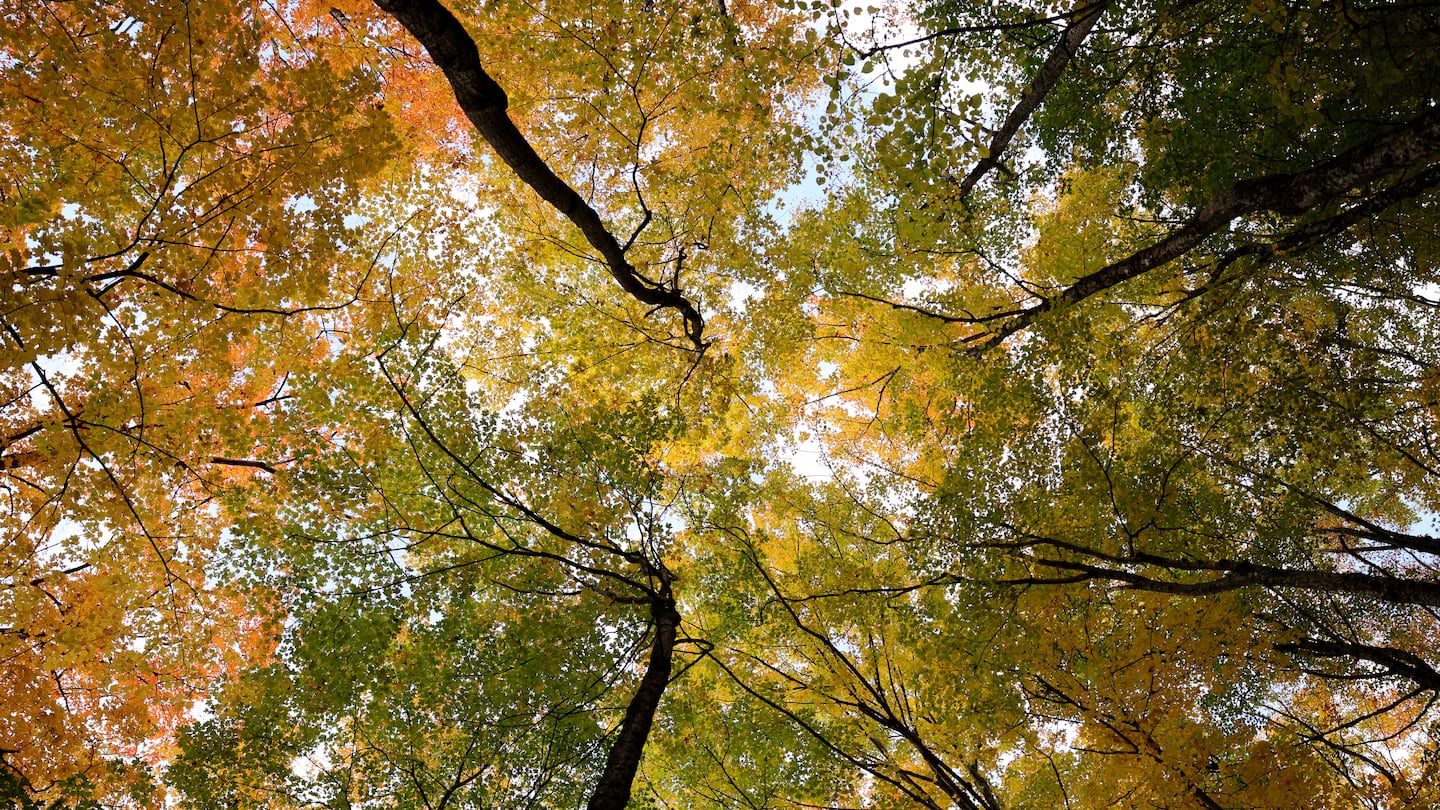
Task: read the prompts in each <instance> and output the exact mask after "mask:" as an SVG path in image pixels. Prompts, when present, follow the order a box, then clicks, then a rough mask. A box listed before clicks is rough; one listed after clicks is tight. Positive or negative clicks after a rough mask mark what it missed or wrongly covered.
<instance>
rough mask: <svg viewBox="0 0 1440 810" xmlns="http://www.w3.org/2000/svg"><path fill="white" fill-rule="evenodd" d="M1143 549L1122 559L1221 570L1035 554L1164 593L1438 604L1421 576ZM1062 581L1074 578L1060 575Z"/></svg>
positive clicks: (1050, 564) (1051, 564)
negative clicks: (1178, 573) (1199, 576)
mask: <svg viewBox="0 0 1440 810" xmlns="http://www.w3.org/2000/svg"><path fill="white" fill-rule="evenodd" d="M1142 556H1144V555H1139V556H1136V557H1134V558H1129V559H1127V560H1126V561H1128V562H1135V563H1146V564H1156V565H1161V566H1163V567H1166V568H1172V569H1177V570H1186V571H1215V572H1223V573H1222V574H1221V576H1218V577H1215V578H1214V579H1207V580H1201V581H1199V582H1176V581H1174V580H1168V579H1156V578H1155V577H1151V576H1146V575H1144V574H1138V573H1135V572H1133V571H1128V570H1124V569H1122V568H1111V567H1106V566H1100V565H1092V564H1090V563H1083V562H1073V561H1070V560H1058V559H1048V558H1035V559H1034V562H1035V564H1037V565H1040V566H1043V567H1046V568H1053V569H1057V570H1061V571H1073V572H1076V574H1077V575H1079V576H1080V578H1081V579H1091V580H1111V581H1113V582H1119V583H1123V584H1124V586H1125V587H1126V588H1130V589H1132V590H1137V591H1149V592H1151V593H1169V594H1175V595H1177V596H1212V595H1214V594H1218V593H1227V592H1229V591H1235V590H1239V589H1241V588H1248V587H1256V586H1258V587H1266V588H1289V589H1294V590H1302V591H1314V592H1318V593H1331V594H1351V595H1354V596H1368V597H1371V598H1374V599H1379V600H1381V601H1382V602H1391V603H1393V604H1398V605H1426V606H1429V607H1440V583H1435V582H1424V581H1420V580H1413V579H1401V578H1399V577H1388V576H1377V575H1374V574H1361V573H1355V572H1350V571H1317V570H1313V569H1290V568H1277V567H1274V566H1268V565H1255V564H1253V563H1248V562H1241V561H1231V560H1221V561H1212V562H1191V563H1186V562H1183V561H1179V560H1164V561H1161V559H1160V558H1150V559H1142V558H1141V557H1142ZM1065 581H1066V582H1070V581H1076V580H1073V579H1071V578H1066V580H1065ZM1005 584H1009V585H1031V584H1049V583H1048V582H1047V581H1044V580H1034V579H1029V578H1024V579H1013V580H1006V581H1005Z"/></svg>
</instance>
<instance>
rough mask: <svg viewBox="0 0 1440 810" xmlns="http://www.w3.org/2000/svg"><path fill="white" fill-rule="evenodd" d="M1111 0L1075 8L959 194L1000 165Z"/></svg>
mask: <svg viewBox="0 0 1440 810" xmlns="http://www.w3.org/2000/svg"><path fill="white" fill-rule="evenodd" d="M1111 2H1112V0H1099V1H1098V2H1095V3H1090V4H1088V5H1085V6H1082V7H1080V8H1078V9H1076V11H1075V14H1076V17H1075V19H1074V20H1072V21H1071V22H1070V24H1069V25H1068V26H1066V27H1065V30H1064V31H1063V32H1061V34H1060V41H1059V42H1056V43H1055V49H1054V50H1053V51H1051V52H1050V56H1049V58H1047V59H1046V60H1045V64H1043V65H1041V66H1040V72H1039V73H1037V74H1035V80H1034V81H1033V82H1031V83H1030V87H1029V88H1028V89H1027V90H1026V91H1025V92H1024V94H1022V95H1021V96H1020V101H1019V102H1018V103H1016V105H1015V108H1014V109H1012V110H1011V111H1010V114H1009V115H1008V116H1006V117H1005V123H1003V124H1001V125H1000V129H999V130H997V131H996V132H995V137H993V138H991V139H990V147H989V148H990V154H989V155H988V156H986V157H984V158H982V159H981V160H980V162H979V163H977V164H975V168H973V169H971V170H970V173H969V174H968V175H966V176H965V179H964V180H962V181H961V182H960V196H961V197H966V196H968V195H969V194H970V191H971V190H972V189H974V188H975V186H976V184H978V183H979V182H980V180H981V178H983V177H984V176H985V174H986V173H987V172H989V171H990V170H991V169H993V168H995V167H996V166H999V165H1000V153H1002V152H1004V151H1005V148H1006V147H1008V146H1009V145H1010V141H1012V140H1014V138H1015V135H1016V134H1018V133H1019V132H1020V127H1022V126H1024V125H1025V122H1026V121H1027V120H1029V118H1030V116H1031V115H1033V114H1034V113H1035V110H1037V109H1039V107H1040V102H1042V101H1044V100H1045V96H1047V95H1049V94H1050V91H1051V90H1052V89H1054V87H1055V84H1056V83H1057V82H1059V81H1060V77H1061V76H1062V75H1064V73H1065V68H1066V67H1068V66H1069V65H1070V60H1071V59H1073V58H1074V57H1075V52H1076V51H1078V50H1080V45H1081V43H1083V42H1084V41H1085V38H1086V37H1087V36H1089V35H1090V29H1092V28H1094V27H1095V23H1097V22H1099V20H1100V16H1101V15H1102V14H1104V13H1105V9H1107V8H1109V6H1110V4H1111Z"/></svg>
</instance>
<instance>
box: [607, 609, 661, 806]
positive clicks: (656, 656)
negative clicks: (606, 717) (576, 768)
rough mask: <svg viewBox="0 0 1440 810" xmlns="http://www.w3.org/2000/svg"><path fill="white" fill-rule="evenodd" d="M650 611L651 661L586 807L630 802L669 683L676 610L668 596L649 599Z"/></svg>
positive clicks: (622, 804) (626, 711) (626, 712)
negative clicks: (636, 777)
mask: <svg viewBox="0 0 1440 810" xmlns="http://www.w3.org/2000/svg"><path fill="white" fill-rule="evenodd" d="M650 614H651V616H653V617H654V619H655V641H654V643H652V644H651V645H650V662H649V663H648V664H647V665H646V666H645V675H644V677H642V678H641V679H640V686H639V688H638V689H636V690H635V696H634V697H633V698H631V699H630V705H629V706H627V707H625V720H624V721H623V722H622V723H621V724H620V732H619V733H618V734H617V735H616V736H615V742H614V743H613V744H611V746H610V754H609V755H608V756H607V757H606V758H605V772H604V773H603V774H602V775H601V776H600V782H599V784H597V785H596V786H595V791H594V792H593V793H591V794H590V803H589V804H587V805H586V808H587V810H625V805H626V804H628V803H629V801H630V789H631V785H632V784H633V783H634V781H635V772H636V771H637V770H638V769H639V768H640V755H641V754H642V753H644V751H645V740H646V738H647V737H649V736H650V726H651V724H653V723H654V722H655V709H656V707H658V706H659V705H660V696H661V694H663V693H664V692H665V687H666V685H667V684H669V682H670V669H671V662H672V660H673V658H674V653H675V633H676V630H677V629H678V628H679V627H680V614H679V613H678V612H677V611H676V610H675V600H674V599H670V598H660V599H656V600H655V601H654V602H652V603H651V605H650Z"/></svg>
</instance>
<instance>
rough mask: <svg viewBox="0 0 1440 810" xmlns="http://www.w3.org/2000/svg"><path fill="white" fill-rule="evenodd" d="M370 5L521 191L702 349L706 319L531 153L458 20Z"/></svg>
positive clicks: (403, 4)
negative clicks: (413, 47) (427, 68)
mask: <svg viewBox="0 0 1440 810" xmlns="http://www.w3.org/2000/svg"><path fill="white" fill-rule="evenodd" d="M375 4H376V5H377V6H379V7H380V8H381V9H382V10H383V11H385V12H387V13H389V14H390V15H391V16H393V17H394V18H395V19H396V20H398V21H399V22H400V24H401V25H403V26H405V29H406V30H408V31H409V32H410V33H411V35H413V36H414V37H415V38H416V39H417V40H419V41H420V44H421V45H423V46H424V47H425V50H426V52H428V53H429V54H430V58H431V59H432V60H434V62H435V64H436V65H438V66H439V67H440V69H441V70H442V71H443V72H444V73H445V78H446V79H448V80H449V81H450V87H451V88H452V89H453V90H454V91H455V100H456V101H457V102H458V103H459V104H460V109H461V110H462V111H464V113H465V117H466V118H469V119H470V123H472V124H474V125H475V129H476V131H478V132H479V133H480V135H481V137H483V138H484V139H485V141H486V142H487V143H489V144H490V147H491V148H492V149H494V150H495V153H496V154H498V155H499V156H500V159H501V160H503V161H505V165H507V166H509V167H510V168H511V170H512V171H514V172H515V174H516V176H518V177H519V178H520V179H521V180H523V181H524V182H525V184H526V185H528V186H530V188H531V189H533V190H534V191H535V193H537V194H539V195H540V197H541V198H542V199H544V200H545V201H546V202H548V203H550V205H552V206H554V207H555V210H557V211H559V212H560V213H561V214H563V215H564V216H565V217H566V218H567V219H569V220H570V221H571V222H572V223H574V224H575V226H576V227H577V228H579V229H580V232H581V233H582V234H584V235H585V240H586V241H587V242H589V243H590V246H591V247H593V248H595V250H597V251H598V252H599V253H600V256H601V257H602V258H603V259H604V262H605V266H606V269H608V270H609V271H610V275H611V276H613V277H614V278H615V280H616V281H617V282H619V284H620V287H621V288H622V289H624V290H625V292H626V293H628V294H629V295H630V297H632V298H634V299H635V300H637V301H639V302H641V303H643V304H648V305H650V306H652V307H658V308H663V309H674V310H678V311H679V312H680V314H681V315H682V316H684V318H685V333H686V335H687V336H688V337H689V338H690V342H691V343H693V344H694V346H695V348H696V350H697V351H699V350H703V349H704V348H705V345H706V344H705V342H704V331H705V320H704V318H703V317H701V315H700V311H699V310H698V309H696V308H695V305H694V304H693V303H691V301H690V300H689V299H688V298H686V297H685V296H684V295H682V294H681V293H680V290H679V288H678V287H677V286H673V285H672V286H668V287H667V286H665V285H664V284H658V283H656V282H653V281H650V280H649V279H647V278H645V277H644V276H642V275H641V274H640V273H639V271H637V270H636V269H635V267H634V265H632V264H630V261H629V259H627V258H626V256H625V248H624V247H623V246H621V244H620V242H619V241H618V240H617V239H616V238H615V235H614V234H612V233H610V230H609V229H608V228H606V227H605V223H604V222H602V221H601V219H600V215H599V213H597V212H596V211H595V209H594V208H592V207H590V205H589V204H588V203H586V202H585V200H584V199H583V198H581V196H580V194H579V193H578V192H576V191H575V189H573V188H571V187H570V185H569V184H567V183H566V182H565V181H564V180H561V179H560V177H559V176H557V175H556V174H555V172H554V171H553V170H552V169H551V168H550V166H549V165H548V164H546V163H545V161H544V160H543V159H542V158H541V157H540V155H539V154H537V153H536V152H535V149H534V148H533V147H532V146H531V145H530V142H529V141H527V140H526V139H525V136H524V135H522V134H521V133H520V130H519V129H518V128H516V126H515V122H514V121H512V120H510V116H509V114H508V113H507V112H506V110H507V109H508V108H509V106H510V100H509V97H508V96H506V94H505V91H504V90H503V89H502V88H501V87H500V85H499V84H496V82H495V80H494V79H492V78H491V77H490V75H489V74H488V73H486V72H485V68H484V67H483V66H482V65H481V64H480V51H479V49H478V48H477V47H476V45H475V40H474V39H473V38H471V36H470V34H469V33H468V32H467V31H466V30H465V26H464V25H463V24H461V22H460V20H458V19H456V17H455V15H454V14H451V13H450V11H449V9H447V8H445V7H444V6H442V5H441V4H440V3H439V2H437V1H436V0H375Z"/></svg>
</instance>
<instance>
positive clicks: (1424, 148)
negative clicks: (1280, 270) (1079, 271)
mask: <svg viewBox="0 0 1440 810" xmlns="http://www.w3.org/2000/svg"><path fill="white" fill-rule="evenodd" d="M1437 154H1440V108H1436V107H1432V108H1431V109H1429V110H1427V111H1425V112H1424V113H1423V114H1421V115H1420V116H1419V117H1418V118H1415V119H1414V120H1412V121H1410V122H1409V123H1407V124H1404V125H1402V126H1400V127H1397V128H1396V129H1393V130H1391V131H1389V132H1387V133H1385V134H1384V135H1381V136H1379V137H1376V138H1372V139H1371V140H1369V141H1366V142H1365V143H1362V144H1360V145H1359V146H1356V147H1354V148H1352V149H1350V150H1348V151H1346V152H1344V153H1343V154H1341V155H1339V156H1337V157H1335V158H1333V159H1331V160H1328V161H1326V162H1325V163H1322V164H1320V165H1319V166H1316V167H1315V168H1313V169H1307V170H1306V171H1303V172H1296V173H1294V174H1274V175H1268V176H1265V177H1260V178H1255V179H1252V180H1245V181H1242V182H1240V183H1237V184H1235V185H1234V186H1232V187H1231V188H1230V190H1229V191H1227V192H1225V193H1224V194H1221V195H1220V196H1218V197H1216V198H1215V199H1213V200H1211V201H1210V203H1209V204H1208V205H1206V206H1205V207H1204V208H1201V209H1200V210H1199V211H1198V212H1196V213H1195V215H1194V216H1192V217H1191V218H1190V221H1189V222H1187V223H1186V224H1185V225H1184V226H1183V227H1181V228H1180V229H1179V230H1177V231H1175V232H1174V233H1172V234H1170V235H1169V236H1167V237H1165V238H1164V239H1162V240H1160V241H1159V242H1156V243H1155V244H1153V245H1151V246H1150V247H1147V248H1145V249H1143V250H1140V251H1138V252H1136V253H1133V254H1131V255H1130V256H1128V257H1126V258H1124V259H1121V260H1120V261H1118V262H1115V263H1114V264H1111V265H1108V266H1106V267H1102V268H1101V269H1099V270H1096V271H1095V272H1093V273H1091V274H1089V275H1087V276H1084V277H1082V278H1080V279H1078V280H1077V281H1075V283H1073V284H1071V285H1070V286H1069V287H1067V288H1066V289H1065V291H1064V292H1063V293H1061V294H1060V295H1058V296H1056V297H1054V298H1051V299H1048V300H1045V301H1041V302H1040V303H1039V304H1036V305H1035V306H1033V307H1030V308H1029V309H1026V310H1025V311H1023V312H1021V313H1020V314H1018V315H1016V316H1015V318H1013V319H1012V320H1010V321H1009V322H1008V323H1006V324H1005V326H1004V327H1002V328H1001V329H1000V330H999V331H997V332H995V333H994V335H993V336H992V337H991V338H990V339H989V340H987V341H986V343H985V345H987V346H993V345H995V344H997V343H999V342H1000V341H1002V340H1004V339H1005V338H1007V337H1009V336H1010V335H1013V334H1015V333H1016V332H1018V331H1020V330H1022V329H1024V328H1026V327H1028V326H1029V325H1030V324H1031V323H1033V322H1034V321H1035V319H1036V318H1037V317H1039V316H1040V315H1041V314H1042V313H1044V312H1046V311H1048V310H1051V309H1054V308H1056V307H1057V306H1060V305H1064V304H1074V303H1078V302H1080V301H1083V300H1085V299H1086V298H1089V297H1090V296H1092V295H1095V294H1096V293H1099V292H1102V291H1104V290H1107V289H1109V288H1111V287H1114V286H1116V285H1117V284H1120V283H1122V282H1125V281H1128V280H1130V279H1132V278H1135V277H1136V276H1139V275H1142V274H1144V273H1148V272H1149V271H1151V270H1154V269H1155V268H1157V267H1160V266H1162V265H1165V264H1168V263H1169V262H1171V261H1174V260H1175V259H1177V258H1179V257H1181V256H1183V255H1184V254H1186V253H1188V252H1189V251H1191V250H1192V249H1194V248H1195V247H1196V246H1197V245H1199V244H1200V243H1201V242H1203V241H1204V240H1205V239H1208V238H1209V237H1211V236H1213V235H1215V234H1216V233H1219V232H1220V231H1221V230H1223V229H1225V228H1227V227H1229V226H1230V224H1231V223H1232V222H1234V221H1235V220H1236V219H1239V218H1240V217H1242V216H1246V215H1249V214H1258V213H1261V212H1265V211H1272V212H1275V213H1277V214H1286V215H1289V216H1299V215H1300V214H1303V213H1305V212H1307V211H1310V210H1311V209H1313V208H1315V207H1317V206H1319V205H1321V204H1323V203H1326V202H1329V201H1330V200H1332V199H1334V198H1336V197H1338V196H1340V195H1341V194H1344V193H1345V192H1347V191H1350V190H1352V189H1355V188H1359V187H1361V186H1364V185H1366V184H1368V183H1373V182H1375V181H1377V180H1380V179H1382V178H1384V177H1386V176H1387V175H1391V174H1394V173H1395V172H1398V171H1401V170H1403V169H1407V168H1410V167H1412V166H1415V165H1417V164H1419V163H1421V162H1424V161H1428V160H1430V159H1432V158H1434V157H1435V156H1436V155H1437Z"/></svg>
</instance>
